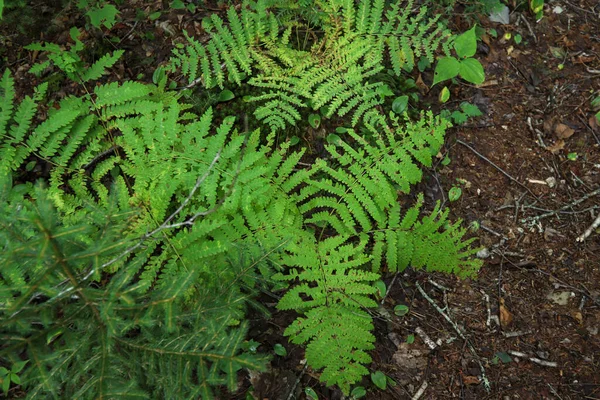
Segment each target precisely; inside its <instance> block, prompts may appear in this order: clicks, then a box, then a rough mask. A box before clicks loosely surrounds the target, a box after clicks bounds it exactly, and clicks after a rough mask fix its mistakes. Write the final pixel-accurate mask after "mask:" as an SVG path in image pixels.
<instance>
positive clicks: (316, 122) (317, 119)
mask: <svg viewBox="0 0 600 400" xmlns="http://www.w3.org/2000/svg"><path fill="white" fill-rule="evenodd" d="M308 123H309V124H310V126H312V127H313V128H314V129H317V128H318V127H319V126H320V125H321V116H320V115H319V114H310V115H309V116H308Z"/></svg>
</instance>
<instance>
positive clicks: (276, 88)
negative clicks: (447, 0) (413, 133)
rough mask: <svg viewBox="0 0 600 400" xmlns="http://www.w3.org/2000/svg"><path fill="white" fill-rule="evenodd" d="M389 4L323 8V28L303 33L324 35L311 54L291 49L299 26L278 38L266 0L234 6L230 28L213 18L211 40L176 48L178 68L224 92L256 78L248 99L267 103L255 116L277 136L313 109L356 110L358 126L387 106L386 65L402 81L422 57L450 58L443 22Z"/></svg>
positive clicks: (366, 1) (332, 2)
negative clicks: (378, 79)
mask: <svg viewBox="0 0 600 400" xmlns="http://www.w3.org/2000/svg"><path fill="white" fill-rule="evenodd" d="M384 4H385V3H384V1H382V0H377V1H374V0H362V1H361V2H360V4H359V5H358V9H355V7H356V6H355V4H354V2H349V1H340V0H329V1H325V2H319V3H317V4H316V5H315V6H317V7H321V10H320V11H321V14H320V18H317V20H316V21H313V22H315V24H317V26H316V27H303V28H304V29H309V28H310V29H315V30H319V29H321V30H322V31H323V32H324V33H323V35H322V36H321V37H320V38H319V39H318V41H317V42H316V43H315V44H314V45H313V46H311V47H310V49H308V50H305V49H298V48H294V47H293V46H292V45H291V43H290V41H289V36H290V34H291V32H292V28H293V26H288V27H287V29H284V30H283V33H281V34H278V33H277V32H278V31H280V32H281V31H282V30H281V29H279V25H278V23H277V21H276V20H275V19H274V17H273V14H272V13H267V11H266V10H267V8H268V7H267V6H268V4H267V2H265V1H258V2H257V5H256V7H255V11H250V10H248V9H247V8H245V7H244V8H242V10H241V12H240V14H237V13H236V12H235V11H234V9H233V8H230V9H229V11H228V13H227V16H228V21H229V24H230V25H229V26H226V25H225V21H223V20H221V19H220V18H219V17H218V16H216V15H212V16H211V22H210V24H209V28H211V29H210V30H209V31H210V32H211V38H210V39H209V41H208V42H207V43H206V44H205V45H203V44H201V43H199V42H198V41H196V40H194V39H193V38H189V37H188V43H189V44H188V46H186V47H184V48H183V49H178V50H176V51H175V53H174V56H173V58H172V62H171V69H172V70H175V69H176V68H178V67H179V68H181V72H182V73H183V75H184V76H185V77H186V78H187V79H188V80H189V81H196V80H199V81H201V82H202V83H203V85H204V86H205V87H206V88H211V87H214V86H215V85H219V86H221V87H223V84H224V83H225V81H226V79H227V80H229V81H232V82H234V83H236V84H238V85H239V84H240V83H241V82H242V80H243V78H244V77H245V76H251V78H250V79H249V80H248V83H249V84H250V85H252V86H254V87H256V88H259V89H260V90H261V91H262V93H261V94H258V95H255V96H251V97H250V98H249V99H248V100H249V101H251V102H259V103H260V106H259V107H257V108H256V110H255V116H256V118H257V119H259V120H262V121H263V122H264V123H265V124H267V125H268V126H269V127H270V128H271V130H274V131H281V130H283V129H284V128H285V127H286V126H289V125H295V124H296V123H297V121H299V120H300V113H299V112H298V110H299V109H300V108H303V107H305V106H306V105H310V106H311V107H312V108H313V110H318V109H323V110H325V111H324V115H325V116H326V117H331V116H333V115H334V114H337V115H338V116H340V117H343V116H345V115H346V114H348V113H350V112H352V113H353V114H352V119H351V123H352V126H356V125H357V124H358V123H359V122H360V121H361V118H362V117H363V116H364V115H365V113H367V112H369V111H372V110H375V109H376V107H377V106H379V105H381V104H382V103H383V102H384V96H383V95H382V94H381V91H380V90H381V88H382V86H383V85H384V84H383V83H381V82H376V81H374V80H373V77H374V76H375V75H376V74H378V73H380V72H381V71H382V70H383V69H384V68H385V65H386V60H389V65H390V66H391V67H392V69H393V71H394V73H395V74H396V75H397V76H400V75H401V74H402V73H403V71H406V72H410V71H412V69H413V68H414V65H415V59H418V58H419V57H421V56H423V57H425V58H426V59H428V60H429V61H430V62H433V61H434V53H435V52H436V51H437V50H438V49H442V50H443V51H444V52H445V53H446V54H449V53H450V44H451V42H452V38H453V37H452V35H451V34H450V32H449V31H448V30H447V29H446V28H444V26H443V25H442V24H441V23H438V21H437V17H436V18H433V19H431V18H428V17H427V14H426V11H427V10H426V8H422V9H421V10H420V12H419V13H418V14H417V15H414V16H413V15H411V14H412V7H413V0H410V1H408V2H407V4H405V5H402V2H396V3H393V4H392V5H391V6H390V7H389V8H387V9H386V7H385V6H384ZM279 7H281V8H284V7H285V6H279ZM289 9H290V8H289V6H288V8H287V10H289ZM300 9H301V10H302V8H300ZM384 11H385V12H384ZM241 21H243V23H241ZM267 24H269V25H270V30H267V28H265V25H267ZM385 55H387V58H384V56H385Z"/></svg>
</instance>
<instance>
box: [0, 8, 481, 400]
mask: <svg viewBox="0 0 600 400" xmlns="http://www.w3.org/2000/svg"><path fill="white" fill-rule="evenodd" d="M273 3H276V2H267V1H258V2H256V3H253V5H252V7H247V6H244V7H242V8H241V9H240V10H239V12H238V11H236V10H234V9H233V8H230V9H229V10H228V12H227V19H228V21H227V22H225V21H223V20H221V19H220V18H219V17H218V16H215V15H213V16H211V18H210V21H208V22H207V23H206V28H207V30H208V31H209V32H210V33H211V37H210V38H209V40H208V41H207V42H206V43H200V42H198V41H196V40H195V39H192V38H189V41H190V44H189V45H188V46H185V47H183V48H181V49H178V50H176V51H175V54H174V57H173V60H172V65H171V69H172V70H174V69H177V68H179V69H181V72H182V73H183V74H184V75H185V76H186V77H187V78H188V79H189V80H190V81H197V82H201V83H202V84H203V85H204V86H205V87H206V88H207V89H210V88H214V87H217V86H219V87H224V85H225V84H226V82H227V81H231V82H232V83H233V84H238V85H239V84H242V83H243V82H247V83H248V84H250V85H251V86H253V87H254V88H255V89H256V90H257V92H256V94H255V95H253V96H252V97H250V98H249V99H247V100H248V105H249V106H250V107H255V108H254V113H255V114H254V115H255V117H256V118H257V119H258V120H261V121H263V122H264V123H265V124H266V125H267V126H268V127H269V129H270V130H271V134H270V135H269V136H268V140H267V141H266V142H265V141H264V140H262V139H261V133H260V130H254V131H249V132H246V131H244V132H239V131H238V130H237V129H236V128H235V126H236V125H235V118H234V117H231V116H219V117H218V118H217V117H216V116H215V115H214V112H213V110H212V109H211V108H208V109H205V110H202V111H201V112H200V113H198V115H196V114H195V113H193V112H191V111H190V106H189V105H186V104H184V103H182V102H181V101H180V95H179V93H177V92H173V91H169V90H166V89H165V87H166V84H165V82H166V80H165V79H162V80H161V82H160V83H159V84H158V85H146V84H142V83H139V82H124V83H118V82H114V83H108V84H98V85H97V86H96V87H95V89H94V91H93V93H89V94H88V95H86V96H83V97H68V98H66V99H63V100H62V101H60V102H59V103H58V107H57V108H55V109H52V110H49V111H48V116H47V118H46V119H45V120H44V121H40V120H39V118H36V112H37V109H38V104H39V103H40V102H41V100H42V98H43V96H44V93H45V90H46V86H45V85H41V86H40V87H38V88H37V89H36V92H35V94H34V95H33V96H32V97H25V98H24V99H23V100H22V101H21V102H20V103H19V104H16V102H15V90H14V83H13V81H12V78H11V76H10V73H9V72H8V71H7V72H5V73H4V75H3V77H2V80H1V81H0V128H1V129H0V132H1V134H2V136H1V140H0V157H1V160H0V171H1V172H3V175H2V176H6V178H4V180H0V188H2V189H3V191H2V193H0V196H1V197H0V200H1V203H0V206H1V207H2V211H3V213H2V215H1V216H0V224H2V228H3V230H2V231H1V232H2V233H0V235H1V236H0V243H2V246H3V253H2V254H1V255H0V257H1V259H0V261H1V262H2V263H3V265H6V267H3V270H2V272H0V296H1V297H0V314H2V321H3V322H0V337H1V338H2V339H3V342H2V345H0V357H1V358H2V360H3V361H2V362H4V361H6V362H7V363H10V364H13V363H14V362H16V361H18V359H19V358H20V357H21V356H23V357H27V358H28V359H29V360H31V361H32V362H31V364H29V366H28V367H27V368H26V369H25V370H24V373H23V385H24V387H25V388H26V390H27V394H28V396H29V397H30V398H34V397H35V398H37V397H69V398H70V397H81V398H105V397H109V398H112V397H120V396H132V397H133V396H138V397H152V398H154V397H158V398H163V397H164V398H195V397H202V398H206V399H210V398H214V396H215V393H214V388H215V387H216V386H220V385H223V386H226V387H227V388H228V389H229V390H234V389H235V387H236V382H237V373H238V371H239V370H240V369H241V368H251V369H259V370H260V369H263V368H264V365H265V361H266V357H264V356H262V355H258V354H253V353H251V352H247V351H245V350H244V343H243V342H244V338H245V337H246V335H247V332H248V326H247V323H246V322H244V319H245V313H246V311H247V308H249V307H255V308H257V309H259V310H261V311H263V312H264V311H265V310H264V307H263V306H261V305H260V304H258V303H257V302H256V301H255V300H254V297H255V296H256V294H257V293H258V291H261V290H262V291H268V290H270V289H271V288H272V287H273V285H277V286H278V287H281V285H284V286H285V287H286V292H285V294H284V295H283V297H282V298H281V300H280V302H279V304H278V307H279V308H280V309H285V310H295V311H297V312H298V314H299V316H298V318H297V319H296V321H295V322H293V323H292V324H291V325H290V326H289V327H288V328H287V329H286V330H285V335H287V336H289V337H290V340H291V341H292V342H294V343H299V344H305V345H306V358H307V360H308V363H309V365H310V366H311V367H312V368H315V369H318V370H322V372H321V380H323V381H324V382H326V383H327V384H328V385H339V387H340V388H341V389H342V391H343V392H344V393H345V394H347V393H349V391H350V387H351V385H353V384H355V383H356V382H358V381H360V379H361V377H362V376H363V375H365V374H366V373H367V372H368V370H367V365H368V363H369V362H370V361H371V359H370V357H369V354H368V351H369V350H371V349H373V346H374V340H375V338H374V335H373V333H372V331H373V321H372V318H371V317H370V315H369V310H368V309H369V308H371V307H375V306H376V302H375V301H374V300H373V298H372V295H373V294H374V293H375V292H376V289H375V288H374V286H373V282H374V281H376V280H378V279H380V277H381V275H382V274H383V273H385V272H386V271H392V272H394V271H402V270H404V269H405V268H407V267H408V266H412V267H414V268H424V269H426V270H428V271H443V272H448V273H450V272H451V273H455V274H457V275H459V276H472V275H473V274H475V272H476V271H477V269H478V268H479V266H480V265H481V263H480V262H479V261H477V260H472V259H471V256H472V254H473V253H474V252H475V251H476V250H475V249H473V248H472V247H471V243H472V241H473V240H472V239H471V240H463V238H464V235H465V230H464V229H461V228H460V221H458V222H456V223H450V222H449V221H448V212H447V211H443V210H441V209H440V207H439V205H438V206H436V207H435V208H434V209H433V210H432V211H431V212H430V213H428V214H426V215H423V212H422V211H421V209H422V207H423V197H422V195H417V196H415V197H416V203H415V204H414V205H413V206H412V207H410V206H406V207H405V205H404V204H403V203H402V202H401V197H400V195H401V194H402V195H404V196H405V197H403V198H406V197H408V195H410V189H411V186H412V185H414V184H415V183H418V182H419V181H421V179H422V171H421V169H422V167H430V166H431V165H432V157H433V156H434V155H435V154H437V153H438V151H439V149H440V147H441V145H442V143H443V140H444V135H445V132H446V130H447V128H448V127H449V123H448V122H447V121H446V120H444V119H443V118H440V117H436V116H434V115H433V114H432V113H431V112H429V113H422V114H421V115H420V116H419V117H418V118H416V119H414V120H411V119H410V118H409V117H408V116H407V115H404V116H395V115H393V114H390V115H388V114H387V112H384V111H383V110H384V107H383V106H384V105H385V103H384V100H385V96H386V94H385V93H386V92H388V91H389V88H386V86H385V84H383V83H381V82H378V79H377V78H376V77H377V74H379V73H380V72H381V71H383V70H384V69H385V68H388V67H391V68H392V69H393V70H394V73H395V74H397V75H400V74H402V73H404V72H406V71H410V70H411V69H412V68H413V66H414V62H415V61H414V60H415V59H418V58H419V57H425V58H429V59H430V60H432V59H433V57H434V53H435V52H437V51H439V50H440V48H441V50H442V51H445V52H446V53H448V52H449V47H448V45H449V43H451V42H452V37H451V35H450V34H449V33H448V32H447V31H446V30H445V28H443V27H442V26H441V25H438V23H437V20H436V19H428V18H427V17H426V14H425V11H424V9H421V10H420V11H419V13H418V14H416V15H415V14H413V13H412V6H413V2H412V1H408V2H407V3H406V4H405V3H402V2H396V3H393V4H392V5H390V6H386V2H384V1H383V0H371V1H369V0H362V1H360V2H359V3H358V4H355V3H354V2H353V1H350V0H328V1H323V2H318V3H315V7H313V8H312V10H310V11H309V10H307V8H306V7H301V6H298V8H294V7H295V5H294V4H291V5H288V7H286V8H284V7H283V6H278V5H277V4H273ZM405 6H406V7H405ZM276 13H280V14H279V18H278V17H277V16H276ZM297 15H300V16H302V18H304V19H299V20H297V21H294V16H297ZM292 21H294V22H292ZM309 24H312V25H313V26H309ZM306 28H310V29H315V30H317V31H318V30H321V31H322V34H321V33H318V34H315V35H314V37H313V39H311V40H313V42H312V43H305V44H304V45H301V44H299V43H298V42H296V43H294V40H293V37H294V33H296V32H294V30H295V29H306ZM73 35H74V33H73V32H72V36H73ZM79 48H80V45H79V44H78V43H77V42H76V45H75V47H74V49H73V50H72V51H71V52H70V53H68V54H70V55H69V57H71V58H69V57H67V55H68V54H67V53H65V52H63V51H62V50H60V49H59V48H58V47H56V48H55V47H53V46H52V45H45V46H44V47H43V49H44V50H47V51H50V53H49V55H48V56H49V58H50V59H51V60H54V59H55V60H54V61H53V62H55V63H56V65H57V66H58V67H59V68H61V69H63V70H64V71H65V72H67V75H68V76H70V77H71V78H72V79H77V80H78V81H85V80H86V79H97V78H99V77H100V76H101V74H102V71H103V70H104V69H105V68H107V67H109V66H111V65H113V64H114V62H116V60H117V58H118V56H120V54H119V53H115V54H114V55H113V56H105V57H103V58H102V59H101V60H99V61H97V62H96V64H94V65H92V67H91V68H90V69H88V70H85V68H83V67H82V65H83V64H82V63H81V62H80V61H81V60H78V59H77V58H76V57H75V56H76V51H75V50H78V49H79ZM71 53H72V54H71ZM53 57H54V58H53ZM56 60H58V61H56ZM44 68H45V67H44ZM40 71H41V69H40V68H38V72H40ZM308 108H312V109H313V110H321V112H322V114H323V115H325V116H327V117H333V116H334V115H337V116H339V117H344V118H347V120H349V121H350V123H351V125H353V126H354V127H355V129H354V130H353V129H348V128H346V129H345V132H346V134H345V137H344V140H341V139H340V140H332V141H331V143H332V144H329V145H326V146H325V150H326V152H327V157H326V158H324V159H317V160H315V161H314V163H312V164H310V165H308V166H307V165H306V164H305V163H302V162H301V160H302V159H303V156H304V152H305V151H304V150H300V151H297V152H294V151H291V150H290V146H291V143H290V142H283V143H279V145H275V144H274V143H275V140H274V139H275V138H276V139H278V142H280V140H279V139H280V138H279V137H277V136H276V135H275V134H274V133H276V132H278V131H283V130H285V129H286V128H287V127H289V126H290V125H293V124H295V123H297V122H298V121H299V120H300V119H301V118H302V115H303V112H306V111H307V109H308ZM28 160H32V161H36V162H40V163H45V164H46V165H48V166H49V167H50V176H49V178H48V179H47V182H46V184H47V189H42V188H41V187H36V188H35V189H34V188H33V186H32V185H31V184H28V185H24V186H22V187H15V188H12V182H11V176H12V173H13V172H16V171H19V170H20V168H22V167H23V164H24V163H25V162H26V161H28ZM32 199H35V200H32ZM215 266H218V268H215ZM33 303H35V305H34V304H33Z"/></svg>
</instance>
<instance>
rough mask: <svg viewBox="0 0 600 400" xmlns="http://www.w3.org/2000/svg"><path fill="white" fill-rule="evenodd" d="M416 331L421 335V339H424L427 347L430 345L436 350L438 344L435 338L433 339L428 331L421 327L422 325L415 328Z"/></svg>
mask: <svg viewBox="0 0 600 400" xmlns="http://www.w3.org/2000/svg"><path fill="white" fill-rule="evenodd" d="M415 333H416V334H417V335H419V337H420V338H421V339H423V341H424V342H425V344H426V345H427V347H429V348H430V349H431V350H435V348H436V347H437V344H436V343H435V342H434V341H433V340H431V338H430V337H429V336H428V335H427V333H425V331H424V330H423V329H421V327H420V326H417V327H416V328H415Z"/></svg>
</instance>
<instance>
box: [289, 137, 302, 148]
mask: <svg viewBox="0 0 600 400" xmlns="http://www.w3.org/2000/svg"><path fill="white" fill-rule="evenodd" d="M298 143H300V138H299V137H298V136H292V137H291V138H290V146H295V145H297V144H298Z"/></svg>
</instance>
